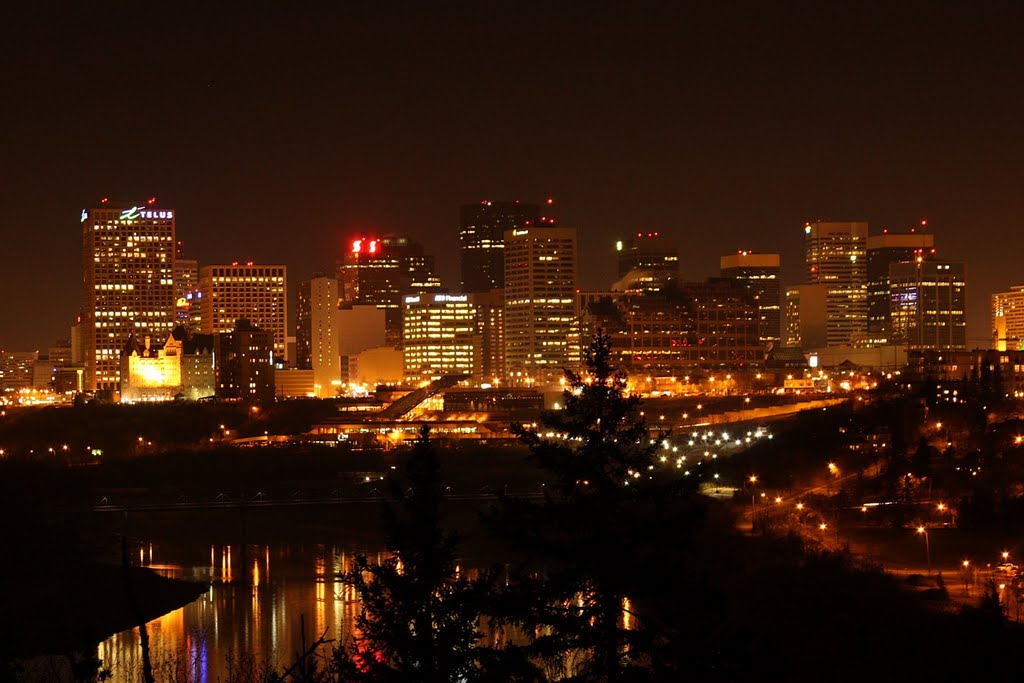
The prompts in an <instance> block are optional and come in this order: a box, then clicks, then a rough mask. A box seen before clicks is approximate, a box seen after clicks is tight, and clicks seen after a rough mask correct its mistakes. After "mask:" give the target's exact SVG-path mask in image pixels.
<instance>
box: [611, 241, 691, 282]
mask: <svg viewBox="0 0 1024 683" xmlns="http://www.w3.org/2000/svg"><path fill="white" fill-rule="evenodd" d="M615 253H616V254H617V255H618V260H619V277H620V278H621V277H624V276H625V275H626V274H627V273H629V271H631V270H636V269H640V270H647V271H654V272H657V273H659V274H661V275H662V279H675V278H677V277H679V245H677V244H676V243H675V241H674V240H670V239H669V238H668V237H665V236H663V235H662V234H661V233H660V232H638V233H636V236H635V237H633V236H631V237H629V238H627V239H625V240H619V241H617V242H616V243H615Z"/></svg>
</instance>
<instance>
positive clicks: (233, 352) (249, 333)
mask: <svg viewBox="0 0 1024 683" xmlns="http://www.w3.org/2000/svg"><path fill="white" fill-rule="evenodd" d="M212 267H214V268H216V267H218V266H212ZM276 343H277V342H276V339H275V337H274V334H273V333H272V332H270V331H269V330H261V329H259V328H258V327H255V326H254V325H252V324H251V323H250V322H249V321H248V320H244V319H243V320H238V321H237V322H236V324H235V325H232V329H231V330H230V331H227V332H220V333H218V334H216V335H214V356H215V357H216V359H217V361H216V368H217V370H216V372H217V388H216V391H217V396H218V397H221V398H238V399H242V400H247V401H273V400H274V367H273V365H272V364H271V356H272V355H273V353H276V351H275V345H276Z"/></svg>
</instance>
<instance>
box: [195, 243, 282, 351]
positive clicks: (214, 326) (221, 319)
mask: <svg viewBox="0 0 1024 683" xmlns="http://www.w3.org/2000/svg"><path fill="white" fill-rule="evenodd" d="M287 289H288V267H287V266H282V265H260V264H255V263H253V262H252V261H249V262H248V263H244V264H241V263H238V262H237V261H235V262H234V263H231V264H225V265H210V266H203V267H202V268H200V270H199V293H200V294H201V295H202V298H201V299H200V311H201V313H200V317H201V318H202V331H203V334H220V333H223V332H230V331H232V330H233V329H235V322H236V321H237V320H242V319H244V320H247V321H248V322H249V324H250V325H251V326H253V327H256V328H258V329H260V330H262V331H264V332H267V333H269V334H270V335H271V339H272V340H273V350H274V356H275V361H280V360H282V359H284V358H285V339H286V337H287V334H288V332H287V322H288V296H287Z"/></svg>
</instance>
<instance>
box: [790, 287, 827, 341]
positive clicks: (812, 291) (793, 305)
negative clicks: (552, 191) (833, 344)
mask: <svg viewBox="0 0 1024 683" xmlns="http://www.w3.org/2000/svg"><path fill="white" fill-rule="evenodd" d="M827 294H828V285H789V286H788V287H786V301H785V313H786V323H785V330H784V333H783V342H784V344H783V346H788V347H794V348H798V349H820V348H824V347H825V346H827V345H828V344H827V339H828V337H827V332H828V316H827V314H826V300H827Z"/></svg>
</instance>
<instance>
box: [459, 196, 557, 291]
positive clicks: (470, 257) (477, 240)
mask: <svg viewBox="0 0 1024 683" xmlns="http://www.w3.org/2000/svg"><path fill="white" fill-rule="evenodd" d="M551 203H552V200H548V205H550V204H551ZM459 218H460V220H459V265H460V268H461V275H462V291H464V292H490V291H491V290H493V289H501V288H502V287H504V286H505V251H504V248H505V231H506V230H518V229H520V228H525V227H529V226H531V225H539V224H541V220H540V218H541V209H540V207H539V206H538V205H536V204H524V203H522V202H518V201H515V202H492V201H488V200H484V201H482V202H480V203H478V204H464V205H463V206H462V209H461V211H460V212H459ZM546 218H547V217H545V222H546Z"/></svg>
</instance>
